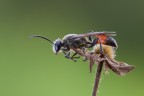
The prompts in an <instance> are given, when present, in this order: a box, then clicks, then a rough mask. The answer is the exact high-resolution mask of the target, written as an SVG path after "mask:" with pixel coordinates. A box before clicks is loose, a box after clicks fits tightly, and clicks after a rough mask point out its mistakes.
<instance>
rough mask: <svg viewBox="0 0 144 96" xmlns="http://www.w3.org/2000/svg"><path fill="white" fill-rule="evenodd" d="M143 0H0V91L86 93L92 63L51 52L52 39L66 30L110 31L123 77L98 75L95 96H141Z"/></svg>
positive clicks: (8, 95)
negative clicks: (124, 65) (127, 66)
mask: <svg viewBox="0 0 144 96" xmlns="http://www.w3.org/2000/svg"><path fill="white" fill-rule="evenodd" d="M143 9H144V1H143V0H85V1H84V0H48V1H45V0H37V1H35V0H0V96H91V93H92V88H93V82H94V78H95V71H96V66H95V67H94V68H93V72H92V73H91V74H90V73H89V68H88V62H82V61H81V60H79V61H78V62H76V63H75V62H72V61H70V60H67V59H65V58H64V56H63V54H59V55H57V56H56V55H55V54H53V52H52V49H51V45H50V44H49V43H48V42H46V41H44V40H41V39H29V38H28V37H29V36H30V35H34V34H39V35H43V36H46V37H49V38H50V39H52V40H55V39H56V38H58V37H60V38H62V37H63V36H64V35H66V34H69V33H86V32H88V31H90V30H94V31H116V32H117V34H118V35H117V37H115V39H116V40H117V42H118V44H119V48H118V50H117V58H116V59H117V60H119V61H124V62H127V63H128V64H132V65H135V66H136V68H135V70H133V71H132V72H130V73H128V74H127V75H126V76H123V77H121V76H117V75H116V74H114V73H113V72H110V74H109V75H106V74H105V73H104V72H103V74H102V81H101V83H100V86H99V92H98V96H143V95H144V91H143V90H144V82H143V81H144V76H143V73H144V71H143V67H144V64H143V63H142V62H143V61H144V59H142V58H143V49H144V45H143V41H144V40H143V35H144V33H143V30H144V28H143V27H144V10H143Z"/></svg>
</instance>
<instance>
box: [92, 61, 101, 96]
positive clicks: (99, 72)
mask: <svg viewBox="0 0 144 96" xmlns="http://www.w3.org/2000/svg"><path fill="white" fill-rule="evenodd" d="M102 67H103V61H101V62H99V64H98V67H97V72H96V78H95V83H94V88H93V93H92V96H97V90H98V85H99V81H100V76H101V72H102Z"/></svg>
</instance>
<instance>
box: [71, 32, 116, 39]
mask: <svg viewBox="0 0 144 96" xmlns="http://www.w3.org/2000/svg"><path fill="white" fill-rule="evenodd" d="M99 34H106V35H108V36H116V32H90V33H86V34H78V35H75V36H73V37H71V39H76V38H84V37H89V36H96V35H99Z"/></svg>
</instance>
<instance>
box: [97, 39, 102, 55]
mask: <svg viewBox="0 0 144 96" xmlns="http://www.w3.org/2000/svg"><path fill="white" fill-rule="evenodd" d="M98 39H99V38H98ZM99 41H100V53H101V54H103V48H102V43H101V40H100V39H99Z"/></svg>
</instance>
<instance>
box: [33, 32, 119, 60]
mask: <svg viewBox="0 0 144 96" xmlns="http://www.w3.org/2000/svg"><path fill="white" fill-rule="evenodd" d="M111 36H115V32H90V33H85V34H67V35H65V36H64V37H63V38H62V39H60V38H58V39H56V40H55V41H54V42H52V41H51V40H50V39H48V38H46V37H43V36H40V35H33V36H32V37H38V38H42V39H45V40H47V41H49V42H50V43H51V44H52V45H53V46H52V49H53V52H54V53H55V54H58V53H59V52H60V51H62V52H63V53H64V55H65V57H66V58H68V59H71V60H73V61H75V62H76V61H77V59H78V58H80V56H76V55H77V52H75V53H74V54H73V55H72V56H71V52H72V51H73V49H78V50H82V51H83V53H85V50H86V49H87V48H92V47H94V46H95V45H96V44H99V43H100V41H99V40H101V43H102V44H104V45H109V46H113V47H115V48H117V47H118V46H117V43H116V41H115V39H113V38H112V37H111ZM100 38H101V39H100ZM75 59H76V60H75Z"/></svg>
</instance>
